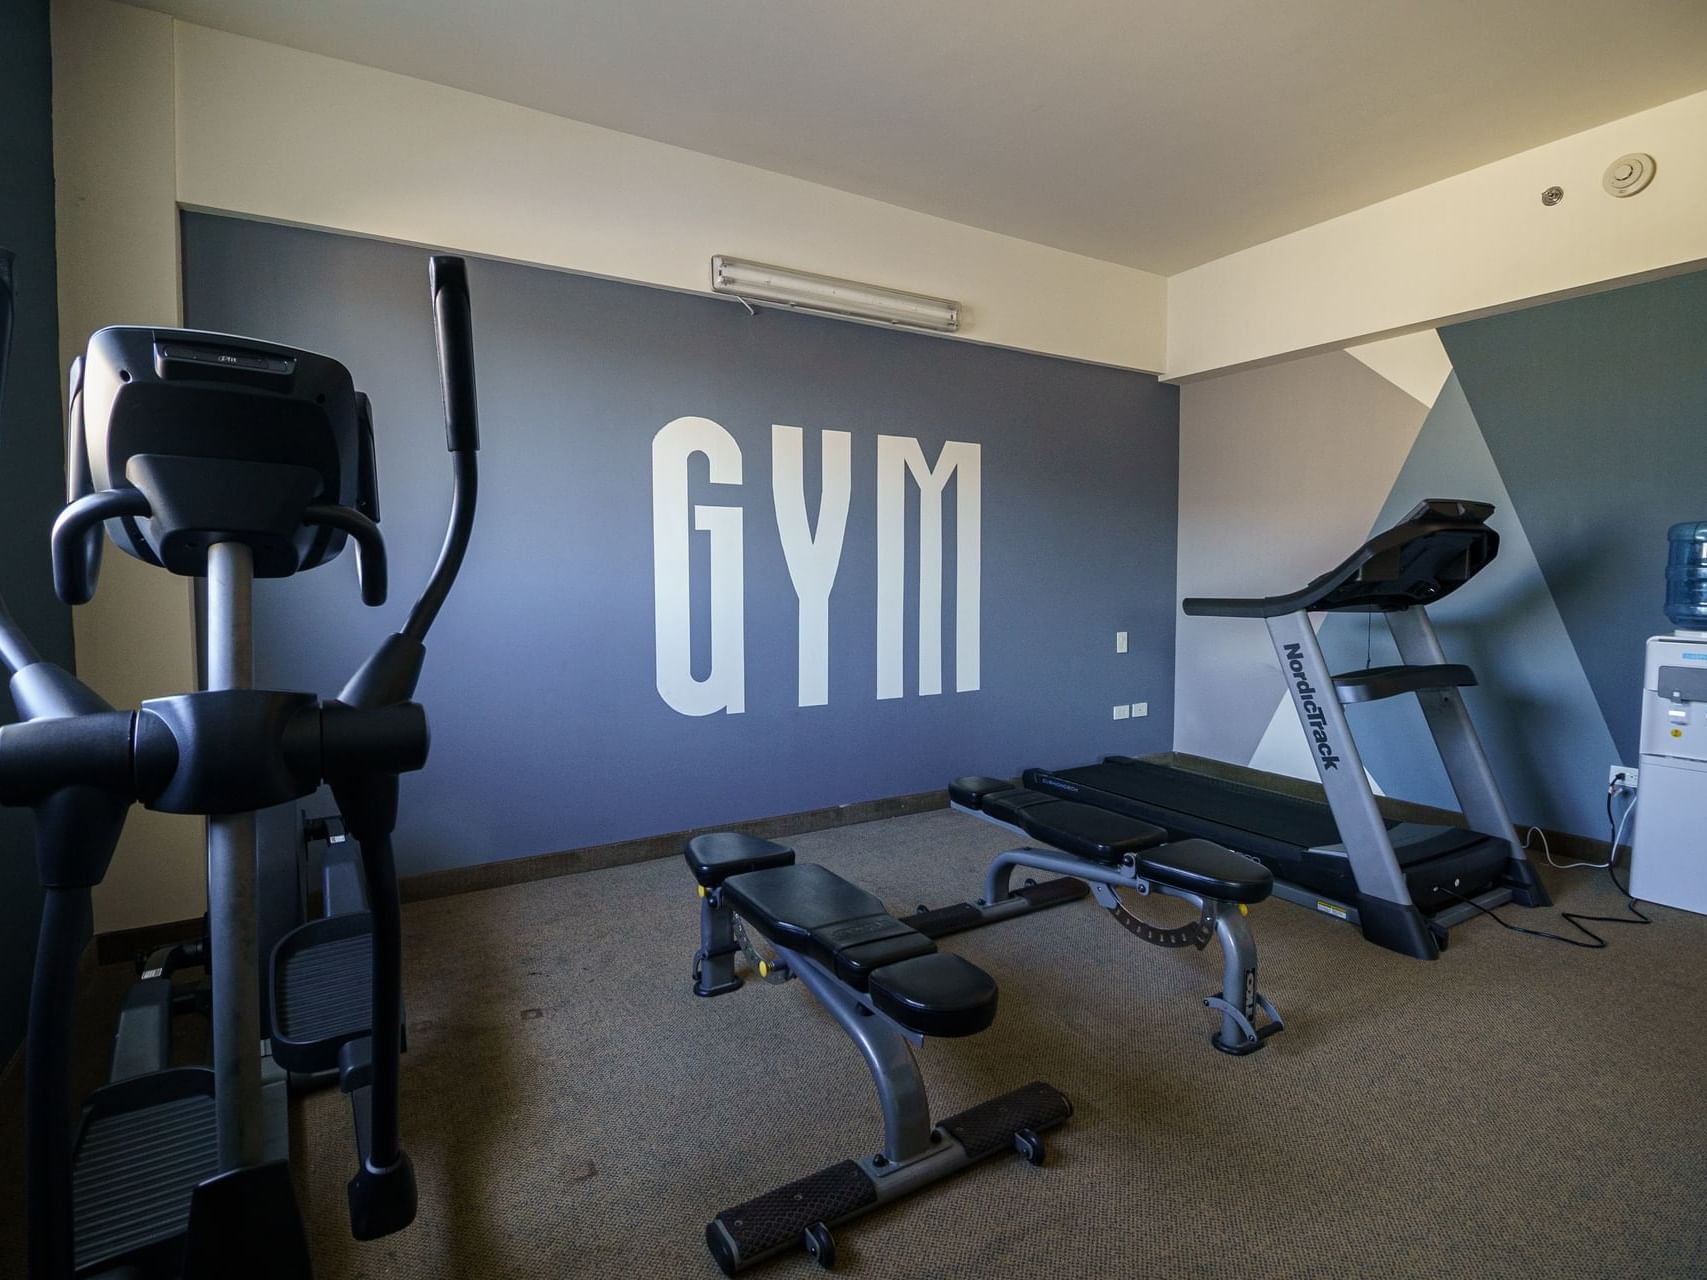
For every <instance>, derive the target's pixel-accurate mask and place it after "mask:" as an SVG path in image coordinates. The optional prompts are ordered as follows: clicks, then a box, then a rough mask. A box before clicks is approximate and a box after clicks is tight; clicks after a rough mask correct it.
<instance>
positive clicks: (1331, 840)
mask: <svg viewBox="0 0 1707 1280" xmlns="http://www.w3.org/2000/svg"><path fill="white" fill-rule="evenodd" d="M1032 772H1036V771H1032ZM1032 772H1028V773H1027V775H1026V777H1027V780H1028V785H1035V783H1032V782H1031V777H1032ZM1048 776H1049V777H1051V778H1059V779H1061V780H1062V781H1063V782H1066V783H1069V784H1071V785H1073V786H1078V787H1086V788H1089V789H1091V790H1093V791H1101V792H1105V793H1107V794H1108V795H1110V796H1115V797H1121V798H1125V799H1129V800H1132V801H1134V802H1135V803H1136V804H1137V805H1139V806H1141V807H1145V808H1147V809H1150V810H1162V811H1166V812H1169V813H1173V814H1177V815H1179V816H1180V817H1181V818H1183V819H1187V820H1190V819H1197V820H1199V822H1198V823H1190V822H1189V821H1188V825H1187V826H1185V827H1182V828H1180V829H1182V830H1188V831H1189V832H1190V833H1191V834H1198V835H1205V836H1207V837H1208V838H1210V839H1216V840H1221V841H1222V842H1223V843H1231V844H1233V845H1234V846H1235V847H1240V848H1241V849H1242V851H1243V852H1245V853H1250V854H1254V855H1256V856H1258V857H1270V858H1288V859H1296V858H1298V857H1299V855H1301V854H1302V853H1303V852H1304V851H1305V850H1309V849H1320V848H1324V847H1327V846H1331V845H1336V844H1338V843H1339V842H1340V833H1339V826H1338V824H1336V823H1335V822H1334V815H1333V811H1332V810H1331V809H1329V808H1328V806H1327V803H1326V802H1325V801H1322V800H1310V799H1306V798H1305V797H1303V796H1292V795H1287V794H1286V793H1284V792H1281V791H1269V790H1267V789H1266V788H1264V787H1255V786H1252V785H1250V784H1249V783H1245V782H1234V781H1231V780H1229V779H1223V778H1216V777H1212V776H1211V775H1209V774H1205V773H1193V772H1191V771H1190V770H1189V769H1179V768H1175V767H1174V766H1172V765H1165V764H1152V763H1151V762H1149V761H1147V760H1112V761H1104V762H1103V763H1102V764H1088V765H1082V766H1080V767H1079V768H1076V769H1061V770H1059V771H1056V772H1052V773H1050V774H1049V775H1048ZM1044 789H1045V790H1048V791H1050V792H1051V793H1052V794H1060V792H1058V791H1055V790H1054V788H1044ZM1092 803H1095V801H1094V800H1093V801H1092ZM1141 816H1149V815H1148V814H1146V815H1141ZM1149 820H1150V821H1153V822H1157V823H1159V824H1160V825H1162V826H1165V827H1166V826H1170V824H1169V822H1168V820H1167V818H1166V817H1164V816H1149ZM1200 823H1209V824H1211V828H1208V829H1205V830H1203V831H1198V830H1197V829H1196V828H1197V826H1198V825H1199V824H1200ZM1401 825H1404V824H1401V823H1399V822H1398V821H1396V820H1394V819H1391V818H1389V819H1388V820H1387V829H1388V831H1390V832H1393V833H1394V836H1395V839H1394V841H1393V856H1394V857H1395V858H1396V859H1397V860H1398V863H1399V865H1400V866H1401V867H1404V868H1410V867H1415V866H1418V865H1420V864H1422V863H1425V862H1429V861H1432V860H1433V859H1435V858H1442V857H1446V856H1447V855H1449V854H1453V853H1457V852H1459V851H1460V850H1463V849H1467V848H1469V847H1470V846H1472V845H1478V844H1482V843H1484V842H1485V841H1487V840H1488V839H1489V838H1490V837H1488V836H1485V835H1482V834H1480V833H1479V832H1475V831H1469V830H1466V829H1465V828H1463V827H1436V826H1428V825H1423V824H1411V825H1409V826H1407V827H1406V829H1405V830H1404V831H1403V832H1399V831H1395V830H1394V829H1395V828H1397V827H1400V826H1401ZM1230 832H1245V833H1247V834H1248V835H1249V836H1250V839H1249V841H1247V842H1240V841H1238V840H1236V839H1232V838H1231V837H1230V835H1229V833H1230ZM1400 837H1409V838H1400ZM1333 856H1337V855H1333ZM1312 865H1317V864H1315V863H1314V862H1312ZM1326 871H1327V873H1328V874H1330V875H1333V876H1335V878H1338V876H1341V875H1346V874H1348V873H1349V869H1348V868H1341V867H1332V868H1326ZM1299 874H1300V873H1298V872H1293V875H1294V876H1298V875H1299ZM1302 874H1303V875H1308V873H1307V872H1305V873H1302ZM1316 887H1317V888H1319V889H1322V890H1323V891H1324V892H1332V891H1333V888H1334V886H1333V885H1331V884H1329V883H1327V882H1326V881H1323V882H1322V883H1320V884H1318V885H1316Z"/></svg>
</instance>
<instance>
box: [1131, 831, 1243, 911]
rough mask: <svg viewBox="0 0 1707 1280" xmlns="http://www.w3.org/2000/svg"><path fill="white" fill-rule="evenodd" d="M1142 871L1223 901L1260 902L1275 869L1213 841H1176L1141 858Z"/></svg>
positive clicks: (1171, 883) (1150, 876) (1152, 876)
mask: <svg viewBox="0 0 1707 1280" xmlns="http://www.w3.org/2000/svg"><path fill="white" fill-rule="evenodd" d="M1138 871H1139V874H1141V875H1145V876H1148V877H1149V878H1150V879H1152V880H1159V881H1161V882H1162V883H1163V884H1170V885H1173V886H1174V887H1176V888H1179V889H1185V890H1188V891H1190V892H1192V893H1201V894H1203V895H1204V896H1206V897H1210V898H1220V899H1221V900H1222V901H1223V902H1261V901H1262V900H1263V899H1264V898H1266V897H1268V895H1269V894H1271V893H1273V892H1274V872H1272V871H1270V870H1269V869H1268V868H1267V867H1265V866H1263V865H1262V863H1260V862H1257V861H1256V860H1255V859H1253V858H1247V857H1245V856H1244V855H1243V854H1242V853H1234V852H1233V851H1232V850H1231V849H1227V848H1223V847H1222V846H1221V845H1218V844H1216V843H1215V842H1214V841H1212V840H1176V841H1174V842H1173V843H1172V844H1165V845H1162V846H1161V847H1160V848H1158V849H1151V850H1150V851H1149V852H1147V853H1143V854H1140V855H1139V857H1138Z"/></svg>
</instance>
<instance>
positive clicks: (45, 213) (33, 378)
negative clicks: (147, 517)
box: [0, 0, 71, 1063]
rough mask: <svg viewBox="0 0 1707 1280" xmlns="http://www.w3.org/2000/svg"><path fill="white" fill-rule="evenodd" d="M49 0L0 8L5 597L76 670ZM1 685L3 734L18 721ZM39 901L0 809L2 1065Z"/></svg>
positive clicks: (16, 815)
mask: <svg viewBox="0 0 1707 1280" xmlns="http://www.w3.org/2000/svg"><path fill="white" fill-rule="evenodd" d="M51 77H52V67H51V49H50V45H49V40H48V5H47V0H20V2H19V3H14V4H7V5H0V247H4V248H7V249H11V250H12V251H13V252H14V253H15V254H17V266H16V273H15V279H14V283H15V286H16V289H17V324H16V328H15V329H14V331H13V334H12V359H11V373H10V376H9V378H8V381H7V386H6V398H5V403H4V404H0V595H3V596H4V597H5V600H6V604H7V606H8V607H9V608H10V609H11V611H12V613H13V615H14V616H15V617H16V618H17V620H18V621H19V623H21V624H22V625H23V627H24V629H25V630H26V631H28V632H29V634H30V637H31V639H32V640H34V641H35V644H36V647H37V648H38V649H40V650H41V652H42V655H43V656H44V657H46V658H47V659H48V660H50V661H54V662H58V663H61V664H62V665H65V666H67V667H69V666H70V665H71V618H70V614H69V612H68V611H67V610H66V609H65V607H64V606H63V605H61V604H59V602H58V601H57V600H55V599H54V595H53V587H52V581H51V577H50V573H49V567H48V530H49V529H50V528H52V526H53V518H54V516H55V515H57V514H58V512H59V506H60V503H61V501H62V499H63V497H64V491H65V469H64V461H63V456H62V455H63V451H64V445H63V443H62V441H63V438H64V437H63V435H62V426H61V421H60V392H59V380H60V374H59V322H58V310H57V309H58V300H57V293H58V290H57V285H56V282H55V278H54V256H53V90H52V78H51ZM13 715H14V712H13V708H12V703H11V700H10V699H9V698H8V697H7V696H6V693H5V691H4V681H0V722H3V721H7V720H10V719H12V718H13ZM40 909H41V893H40V890H39V889H38V888H37V885H36V876H35V853H34V843H33V836H32V821H31V819H30V816H29V815H28V814H27V813H20V812H18V811H16V810H4V809H0V1063H3V1062H4V1061H5V1060H6V1059H7V1058H8V1057H9V1056H10V1055H11V1053H12V1051H13V1050H14V1049H16V1048H17V1046H18V1043H19V1041H20V1040H22V1038H23V1032H24V1016H25V1010H26V1006H27V1004H28V1001H29V981H30V968H31V964H32V957H33V954H34V949H35V935H36V922H37V920H38V918H39V913H40Z"/></svg>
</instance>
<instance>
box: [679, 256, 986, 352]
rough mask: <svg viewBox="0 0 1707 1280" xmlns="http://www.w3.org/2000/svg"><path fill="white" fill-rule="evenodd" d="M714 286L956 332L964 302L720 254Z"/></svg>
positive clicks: (807, 307) (714, 263)
mask: <svg viewBox="0 0 1707 1280" xmlns="http://www.w3.org/2000/svg"><path fill="white" fill-rule="evenodd" d="M711 288H712V291H713V292H715V293H729V294H733V295H734V296H735V297H737V298H741V299H743V300H746V301H751V302H770V303H775V304H776V305H778V306H784V307H798V308H799V309H800V310H802V311H823V312H827V313H829V314H830V315H838V316H853V317H855V318H857V319H860V320H879V321H882V322H883V323H885V324H901V325H906V326H908V327H909V328H913V329H934V330H936V331H937V332H939V333H953V332H954V331H955V330H956V329H958V328H960V304H959V303H958V302H951V301H949V300H948V299H947V298H928V297H926V296H924V295H923V294H919V293H904V292H903V291H901V290H900V289H885V288H883V287H882V286H881V285H875V284H860V283H859V282H858V281H855V280H838V279H837V278H836V277H834V276H820V275H814V274H813V273H812V272H810V271H793V270H790V269H789V268H788V267H773V266H769V265H767V264H766V263H763V262H748V261H746V260H745V259H742V258H729V257H725V256H724V255H723V254H721V253H719V254H716V255H714V256H713V257H712V259H711Z"/></svg>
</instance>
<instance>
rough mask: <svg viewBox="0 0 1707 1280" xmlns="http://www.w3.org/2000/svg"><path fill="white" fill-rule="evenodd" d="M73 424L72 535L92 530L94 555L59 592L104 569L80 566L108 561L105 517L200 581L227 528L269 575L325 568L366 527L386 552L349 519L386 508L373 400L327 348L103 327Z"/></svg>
mask: <svg viewBox="0 0 1707 1280" xmlns="http://www.w3.org/2000/svg"><path fill="white" fill-rule="evenodd" d="M71 418H72V423H71V431H70V452H71V456H70V459H69V465H68V467H67V471H68V475H69V483H70V502H71V504H72V506H73V507H76V505H77V504H78V503H79V502H83V503H84V504H85V505H84V506H83V507H82V509H81V510H80V511H79V512H78V514H77V516H76V517H74V518H69V519H68V520H67V522H66V536H67V537H70V536H71V533H72V526H75V527H76V528H77V529H80V530H83V531H84V541H83V543H82V548H81V549H82V551H83V553H84V554H83V556H82V557H80V558H74V559H72V560H70V561H68V562H67V564H66V569H67V570H68V571H71V572H73V573H75V574H76V575H77V576H76V577H75V585H74V586H73V585H72V583H71V582H67V583H66V584H65V586H64V588H62V592H61V594H64V593H65V591H66V590H71V591H73V593H79V592H81V591H88V592H92V591H93V589H94V574H93V572H89V573H87V574H86V575H84V574H82V573H80V572H78V571H79V570H80V568H81V567H82V566H81V565H80V563H79V560H81V561H83V562H88V563H91V564H92V563H94V562H98V558H99V550H100V545H101V544H100V539H99V537H98V536H97V535H96V533H95V531H94V530H93V528H92V527H90V524H89V522H90V521H92V520H93V519H94V518H95V517H96V516H101V517H103V518H106V519H107V520H108V525H107V528H108V532H109V534H110V535H111V536H112V539H113V541H114V542H116V543H117V544H118V545H119V546H120V547H122V548H124V550H126V551H127V552H129V553H130V554H131V555H133V556H135V557H136V558H137V559H139V560H142V561H144V562H146V563H148V564H152V565H161V566H163V567H165V568H166V569H168V570H170V571H171V572H173V573H176V574H184V575H188V576H199V575H202V574H205V573H206V572H207V550H208V547H209V546H210V545H212V543H213V541H214V540H216V539H219V540H227V539H226V537H225V535H232V536H236V537H237V538H239V539H240V540H241V541H243V542H245V543H246V544H247V545H248V546H249V548H250V550H251V551H252V553H253V555H254V559H255V576H256V577H260V578H282V577H287V576H289V575H290V574H293V573H297V572H300V571H301V570H304V569H312V568H314V567H315V566H316V565H320V564H324V563H325V562H326V561H328V560H330V559H332V558H333V557H335V556H336V555H337V554H338V553H339V552H340V551H342V550H343V548H344V542H345V536H346V534H347V533H350V532H354V531H355V529H360V534H359V535H358V538H359V539H360V538H365V539H366V540H367V541H366V542H365V543H363V542H361V541H358V546H366V547H374V546H377V541H376V532H375V531H371V530H370V529H368V528H366V527H364V526H363V525H362V524H360V523H356V522H352V521H350V520H349V516H350V515H351V514H354V515H356V516H360V517H365V524H366V525H371V524H372V522H373V521H374V520H376V519H377V518H378V514H379V499H378V492H377V488H378V480H377V476H376V472H375V466H374V447H373V424H372V419H371V417H370V415H369V412H368V405H367V397H366V396H363V395H361V394H360V393H359V392H357V391H356V389H355V384H354V382H353V381H352V380H351V378H350V372H349V370H348V369H346V368H344V366H343V365H341V364H339V363H338V362H337V361H336V360H333V359H331V358H330V357H328V356H322V355H316V354H314V353H313V352H309V351H298V350H295V349H293V348H290V347H281V346H277V345H275V344H273V343H268V342H258V341H255V340H254V339H250V338H233V337H228V336H225V335H221V334H211V333H192V332H189V331H187V330H179V329H152V328H135V327H115V328H108V329H102V330H100V331H99V332H98V333H96V334H95V335H94V336H93V337H91V338H90V339H89V350H88V355H87V356H86V357H85V358H83V359H80V360H78V361H76V362H75V363H73V365H72V369H71ZM102 493H106V494H109V495H110V496H106V497H104V498H101V500H99V501H88V499H90V498H92V497H96V496H98V495H100V494H102ZM145 506H146V509H147V510H146V513H144V507H145ZM115 512H116V514H114V513H115ZM333 512H341V513H342V514H339V515H334V514H333ZM68 516H69V513H68ZM352 524H353V525H354V528H352ZM367 554H368V555H371V554H372V552H368V553H367ZM85 598H86V597H85ZM370 603H376V602H374V601H370Z"/></svg>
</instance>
